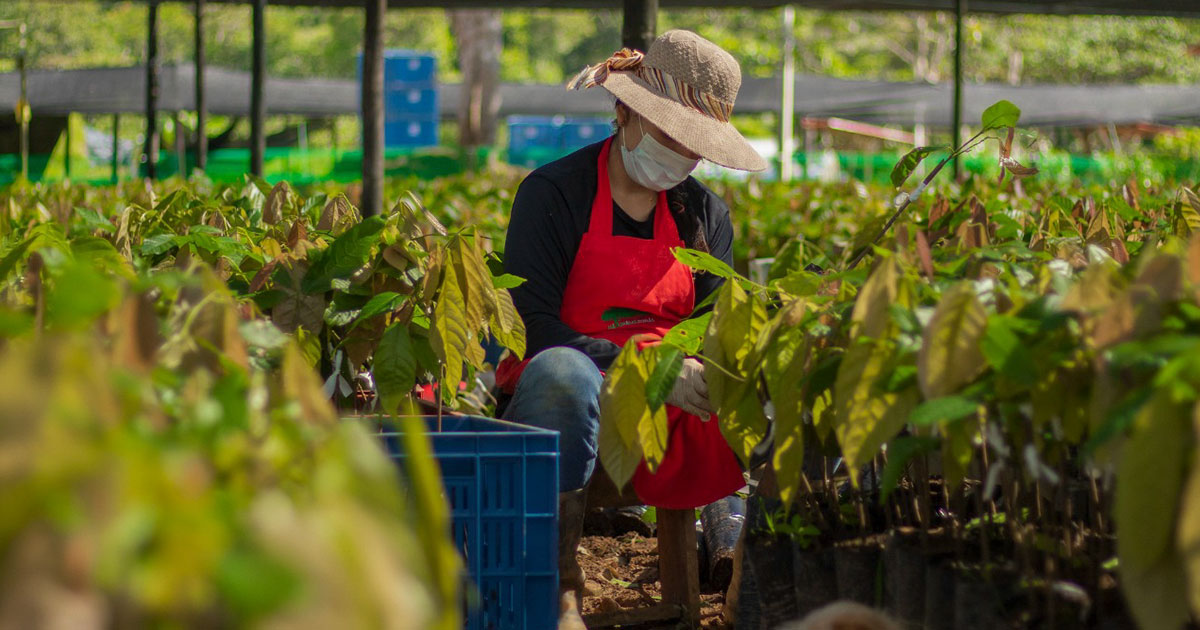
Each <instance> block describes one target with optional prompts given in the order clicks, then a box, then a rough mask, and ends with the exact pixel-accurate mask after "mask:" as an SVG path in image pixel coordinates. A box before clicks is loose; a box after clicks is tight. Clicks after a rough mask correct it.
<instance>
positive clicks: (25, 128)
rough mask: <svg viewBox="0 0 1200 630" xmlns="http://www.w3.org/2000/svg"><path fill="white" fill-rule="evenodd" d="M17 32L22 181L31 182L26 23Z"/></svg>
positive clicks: (18, 117)
mask: <svg viewBox="0 0 1200 630" xmlns="http://www.w3.org/2000/svg"><path fill="white" fill-rule="evenodd" d="M17 32H18V33H19V34H20V42H19V44H18V46H19V48H20V52H19V53H18V54H17V72H18V73H19V74H20V75H21V100H20V101H18V102H17V109H18V110H19V111H18V113H17V119H18V122H20V124H21V147H20V150H21V179H22V180H24V181H29V117H30V114H31V110H30V107H29V92H28V91H27V90H26V80H25V79H26V73H25V52H26V49H27V47H28V46H27V44H28V40H26V38H25V23H24V22H22V23H21V24H20V26H18V27H17Z"/></svg>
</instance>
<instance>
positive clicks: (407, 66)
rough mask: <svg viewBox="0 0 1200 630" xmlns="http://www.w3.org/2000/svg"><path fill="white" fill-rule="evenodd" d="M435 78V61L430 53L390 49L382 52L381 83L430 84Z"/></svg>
mask: <svg viewBox="0 0 1200 630" xmlns="http://www.w3.org/2000/svg"><path fill="white" fill-rule="evenodd" d="M436 77H437V59H436V58H434V56H433V55H432V54H431V53H422V52H416V51H412V50H400V49H390V50H385V51H383V82H384V85H390V84H391V83H393V82H400V83H424V84H432V83H433V82H434V80H435V78H436Z"/></svg>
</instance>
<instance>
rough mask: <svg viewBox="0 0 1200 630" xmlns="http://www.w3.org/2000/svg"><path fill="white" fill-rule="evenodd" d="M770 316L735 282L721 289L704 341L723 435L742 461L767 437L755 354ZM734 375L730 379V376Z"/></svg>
mask: <svg viewBox="0 0 1200 630" xmlns="http://www.w3.org/2000/svg"><path fill="white" fill-rule="evenodd" d="M766 321H767V312H766V308H765V307H764V306H763V304H762V302H761V301H760V299H759V298H758V297H757V296H755V295H747V294H746V292H745V291H743V290H742V288H741V287H740V286H739V285H738V283H737V282H726V283H725V285H724V286H722V287H721V293H720V295H719V296H718V297H717V302H716V305H715V306H714V307H713V316H712V320H710V321H709V325H708V332H707V334H706V335H705V337H704V360H705V362H706V363H711V364H712V365H708V366H706V367H705V369H704V379H705V381H706V382H707V383H708V398H709V401H710V402H712V404H713V408H714V409H715V410H716V412H717V417H718V419H719V422H720V427H721V434H722V435H724V436H725V441H727V442H728V443H729V446H730V448H732V449H733V452H734V453H736V454H737V455H738V457H739V458H741V460H742V462H743V463H748V462H749V461H750V452H751V451H752V450H753V449H754V447H755V446H756V445H757V444H758V443H759V442H760V441H761V440H762V438H763V436H765V435H766V430H767V419H766V416H765V415H764V414H763V410H762V405H761V404H760V403H759V400H758V367H759V366H758V360H757V358H756V357H754V356H752V355H753V354H754V348H755V346H756V342H757V341H758V338H759V333H760V332H761V331H762V329H763V327H764V326H765V325H766ZM726 371H729V372H731V373H732V376H731V375H729V374H726Z"/></svg>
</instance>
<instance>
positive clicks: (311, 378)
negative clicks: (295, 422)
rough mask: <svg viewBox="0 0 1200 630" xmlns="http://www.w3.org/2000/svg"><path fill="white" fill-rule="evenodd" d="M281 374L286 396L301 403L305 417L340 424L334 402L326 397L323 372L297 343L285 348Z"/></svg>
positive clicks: (327, 424) (324, 422) (325, 424)
mask: <svg viewBox="0 0 1200 630" xmlns="http://www.w3.org/2000/svg"><path fill="white" fill-rule="evenodd" d="M279 376H280V379H281V381H282V385H283V394H284V396H286V397H287V398H288V399H290V400H295V401H296V402H298V403H300V410H301V415H302V417H303V418H304V419H305V420H308V421H309V422H313V423H315V424H320V425H324V426H327V427H328V426H334V425H335V424H337V421H338V418H337V413H335V412H334V410H333V404H331V403H330V401H329V399H328V398H325V395H324V393H323V390H322V387H321V378H320V376H319V375H318V374H317V372H316V370H314V369H313V368H312V366H310V365H309V364H308V361H307V360H306V359H305V358H304V355H303V354H301V352H300V349H299V347H297V346H296V345H295V344H292V343H289V344H287V346H286V347H285V348H284V351H283V366H282V368H281V370H280V375H279Z"/></svg>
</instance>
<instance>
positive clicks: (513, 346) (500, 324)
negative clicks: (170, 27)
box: [488, 289, 525, 359]
mask: <svg viewBox="0 0 1200 630" xmlns="http://www.w3.org/2000/svg"><path fill="white" fill-rule="evenodd" d="M488 327H489V329H490V330H491V333H492V336H493V337H495V338H496V341H499V342H500V345H502V346H504V347H505V348H508V349H509V350H511V351H512V353H513V354H514V355H516V357H517V358H518V359H520V358H522V357H524V356H525V321H524V320H522V319H521V315H520V314H519V313H517V307H516V306H514V305H513V301H512V295H511V294H509V292H508V291H507V290H505V289H496V312H495V313H493V314H492V318H491V319H490V320H489V323H488Z"/></svg>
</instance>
